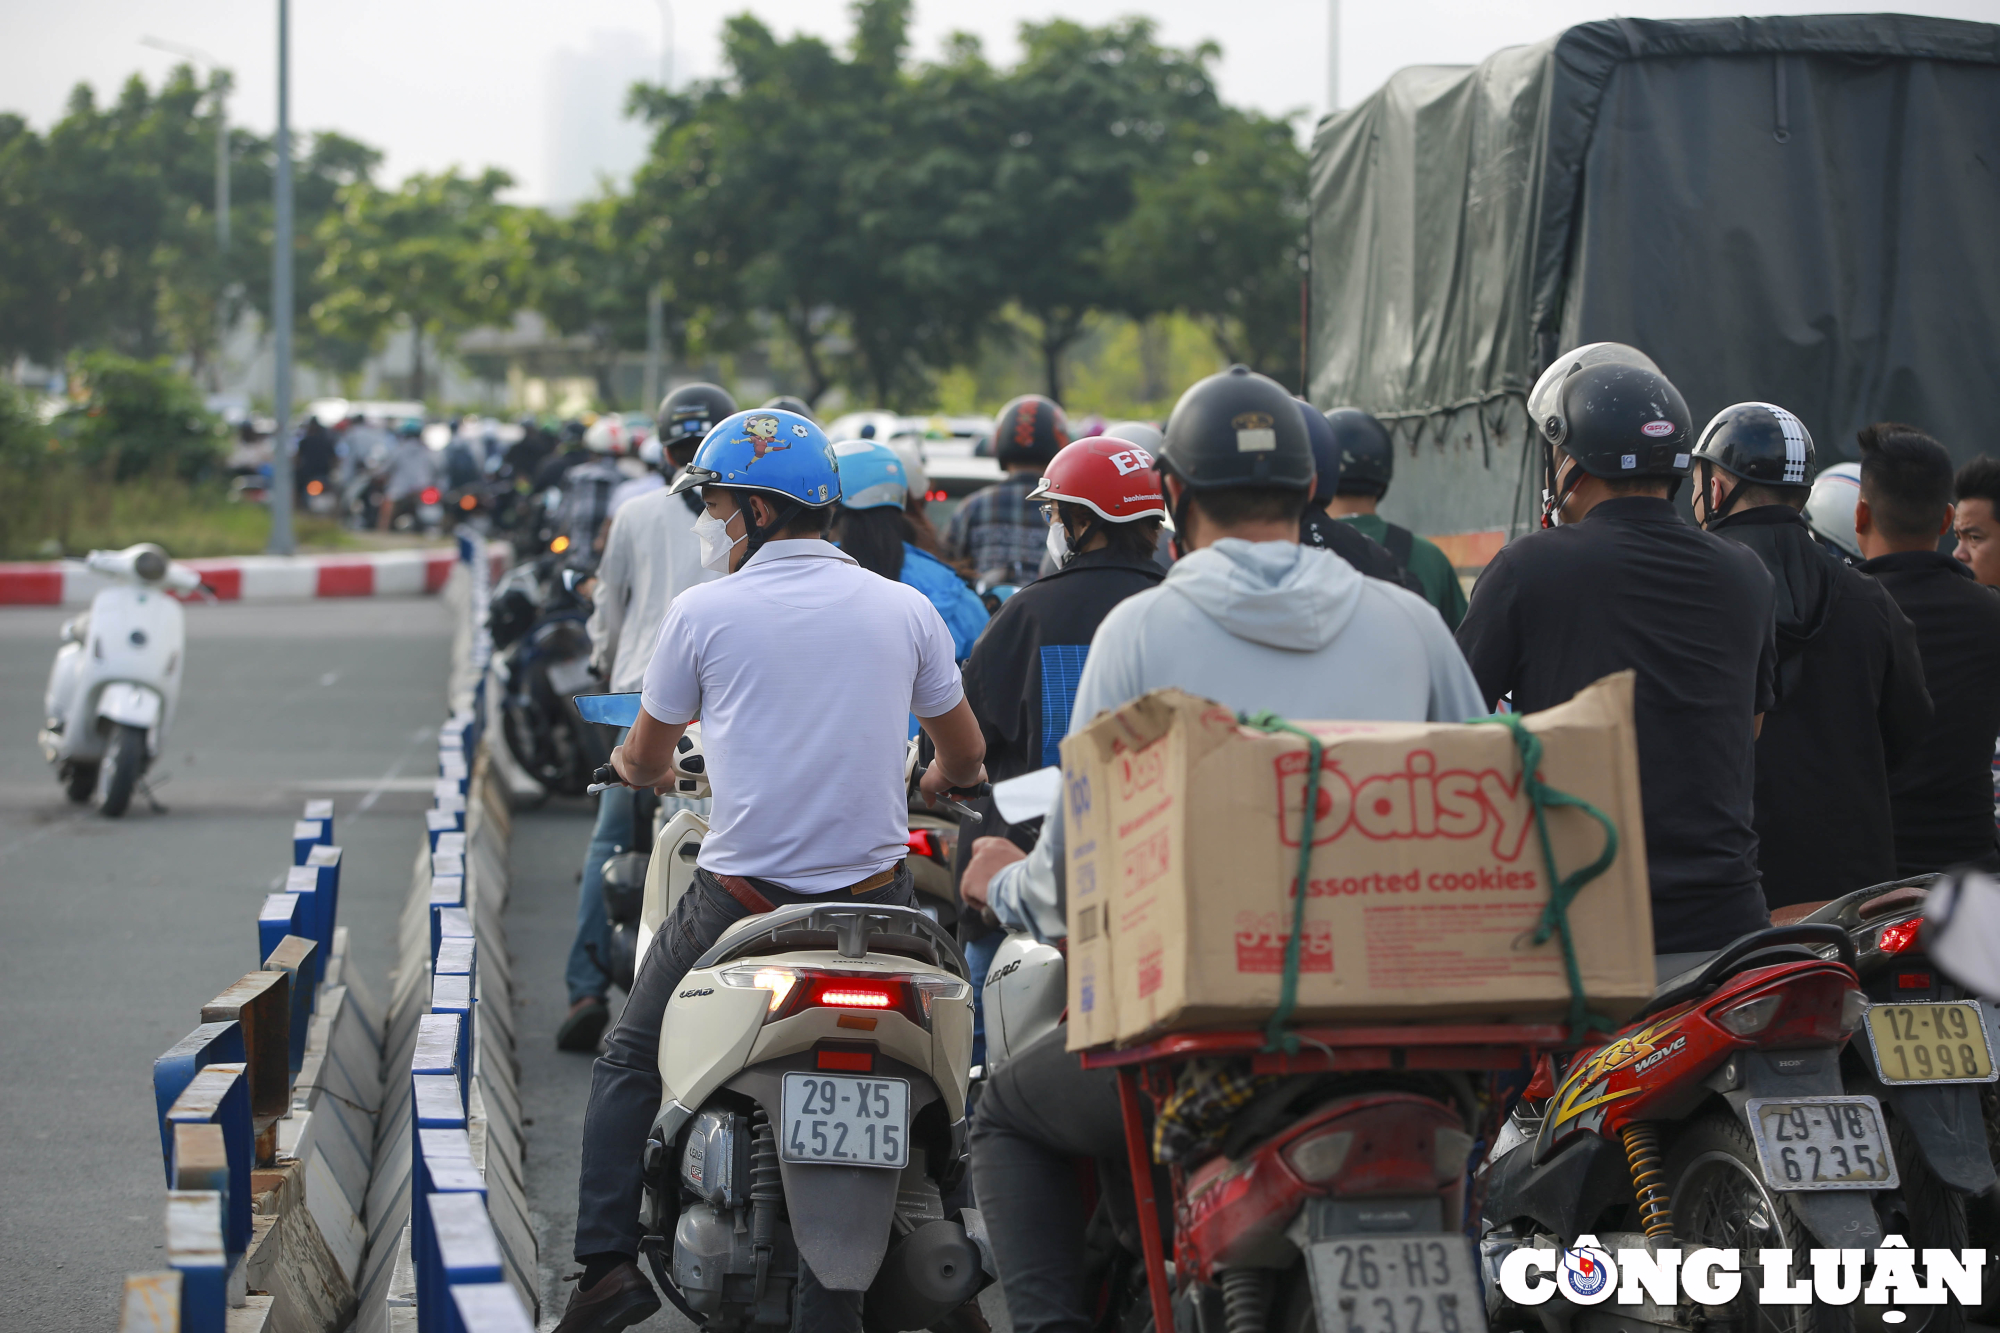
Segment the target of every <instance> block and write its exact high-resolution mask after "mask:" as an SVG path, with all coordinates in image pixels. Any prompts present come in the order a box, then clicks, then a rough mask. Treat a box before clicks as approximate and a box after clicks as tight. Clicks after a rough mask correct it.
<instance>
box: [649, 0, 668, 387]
mask: <svg viewBox="0 0 2000 1333" xmlns="http://www.w3.org/2000/svg"><path fill="white" fill-rule="evenodd" d="M659 3H660V24H661V29H662V33H663V36H664V40H663V41H662V43H661V45H660V87H661V89H662V90H663V91H666V92H672V91H673V90H674V7H673V5H672V4H670V3H669V2H668V0H659ZM666 322H667V321H666V310H665V308H664V305H663V303H662V302H661V300H660V284H659V283H658V282H653V283H651V284H649V285H648V286H647V288H646V389H645V393H646V410H647V411H648V412H651V411H653V410H654V409H656V408H657V407H658V406H659V405H660V392H661V388H662V384H661V381H662V379H663V378H664V376H665V370H666V367H665V364H664V363H665V361H666V343H667V337H666Z"/></svg>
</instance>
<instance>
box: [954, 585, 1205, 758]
mask: <svg viewBox="0 0 2000 1333" xmlns="http://www.w3.org/2000/svg"><path fill="white" fill-rule="evenodd" d="M1165 577H1166V571H1165V570H1163V569H1161V568H1160V567H1159V565H1158V564H1157V563H1155V562H1154V561H1152V560H1151V559H1147V558H1143V557H1142V558H1138V559H1134V558H1133V557H1131V556H1127V555H1121V554H1119V553H1117V552H1114V551H1111V550H1109V549H1102V550H1096V551H1087V552H1085V553H1083V554H1081V555H1073V556H1071V557H1070V559H1069V563H1068V564H1066V565H1064V566H1063V567H1062V568H1061V569H1059V570H1057V571H1056V572H1055V573H1053V574H1048V575H1045V576H1043V577H1042V578H1039V579H1036V580H1035V581H1034V582H1033V583H1030V584H1029V585H1027V586H1026V587H1024V588H1022V589H1021V590H1020V591H1019V592H1017V593H1015V594H1014V595H1013V596H1012V597H1009V598H1008V599H1007V600H1006V601H1005V602H1004V603H1002V604H1001V607H1000V609H999V611H997V612H995V613H994V616H993V619H992V620H991V621H990V622H988V624H987V626H986V629H985V632H984V633H982V634H981V635H980V636H979V642H978V643H976V644H974V645H973V647H972V656H971V657H969V658H967V659H966V662H965V672H964V675H965V698H966V701H967V702H968V703H970V704H971V705H972V713H973V716H975V717H977V718H978V719H979V728H980V730H981V731H983V732H985V733H986V773H987V776H988V777H990V778H991V779H992V780H993V781H995V782H1003V781H1005V780H1006V779H1008V778H1015V777H1019V776H1020V775H1021V774H1023V773H1032V772H1034V771H1035V770H1036V769H1038V768H1045V767H1047V766H1049V765H1051V764H1059V763H1061V762H1062V759H1061V758H1060V756H1059V755H1058V754H1057V752H1056V747H1057V745H1058V744H1060V743H1061V741H1062V738H1063V737H1064V736H1066V735H1068V734H1069V705H1070V701H1071V700H1072V699H1074V698H1075V697H1076V682H1077V677H1078V676H1079V675H1080V674H1081V673H1082V671H1083V661H1084V657H1085V656H1086V655H1087V654H1088V653H1089V651H1090V638H1091V636H1092V635H1093V634H1095V633H1097V626H1098V625H1099V623H1101V622H1102V621H1103V619H1104V617H1105V616H1106V615H1108V614H1110V611H1111V608H1112V607H1114V606H1116V605H1118V603H1120V602H1122V601H1124V600H1125V599H1126V598H1127V597H1130V596H1131V595H1132V594H1133V593H1135V592H1144V591H1145V590H1146V589H1148V588H1152V587H1156V586H1158V584H1159V582H1160V580H1162V579H1164V578H1165ZM1045 703H1047V704H1051V705H1059V706H1060V711H1059V712H1058V711H1056V709H1055V708H1054V707H1051V708H1048V709H1045V708H1044V704H1045Z"/></svg>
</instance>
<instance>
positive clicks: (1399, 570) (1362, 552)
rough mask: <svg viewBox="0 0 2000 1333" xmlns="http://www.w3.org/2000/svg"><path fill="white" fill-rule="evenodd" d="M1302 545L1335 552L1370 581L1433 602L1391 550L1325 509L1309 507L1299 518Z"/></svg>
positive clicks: (1417, 580) (1419, 580) (1420, 582)
mask: <svg viewBox="0 0 2000 1333" xmlns="http://www.w3.org/2000/svg"><path fill="white" fill-rule="evenodd" d="M1299 541H1300V542H1301V543H1303V544H1304V545H1307V546H1316V547H1318V548H1319V549H1320V550H1322V551H1331V552H1333V553H1334V554H1335V555H1337V556H1339V557H1340V558H1341V559H1342V560H1345V561H1346V562H1347V563H1348V564H1350V565H1353V566H1354V567H1355V569H1357V570H1359V571H1360V572H1361V573H1363V574H1366V575H1367V576H1368V577H1369V578H1371V579H1381V580H1382V581H1383V582H1384V583H1393V584H1395V585H1396V586H1397V587H1399V588H1408V589H1409V590H1410V591H1411V592H1413V593H1415V594H1416V595H1417V596H1419V597H1422V598H1423V599H1424V600H1425V601H1426V602H1428V601H1429V600H1430V595H1429V594H1428V593H1426V592H1425V591H1424V585H1423V581H1422V580H1421V579H1419V578H1418V577H1417V576H1416V575H1414V574H1412V573H1411V572H1410V571H1409V570H1407V569H1404V568H1403V562H1402V561H1400V560H1398V559H1397V558H1396V557H1395V556H1394V555H1392V554H1390V552H1389V548H1388V547H1386V546H1384V545H1383V544H1382V543H1381V542H1378V541H1376V540H1375V539H1374V538H1373V537H1370V536H1369V535H1368V534H1367V533H1365V532H1358V531H1356V530H1355V528H1354V526H1353V525H1352V524H1350V523H1342V522H1341V521H1340V520H1339V519H1337V518H1330V517H1328V515H1327V513H1326V511H1325V510H1323V509H1316V508H1314V507H1312V506H1310V505H1308V506H1307V507H1306V512H1305V513H1304V514H1303V515H1301V516H1300V518H1299Z"/></svg>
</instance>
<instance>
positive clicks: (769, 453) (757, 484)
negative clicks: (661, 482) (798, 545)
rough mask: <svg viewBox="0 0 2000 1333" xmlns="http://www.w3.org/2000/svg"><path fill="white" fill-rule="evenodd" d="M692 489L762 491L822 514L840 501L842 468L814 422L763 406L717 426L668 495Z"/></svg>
mask: <svg viewBox="0 0 2000 1333" xmlns="http://www.w3.org/2000/svg"><path fill="white" fill-rule="evenodd" d="M691 486H726V487H730V488H732V489H738V490H750V491H764V492H766V493H767V494H770V495H774V496H783V497H784V498H786V499H789V500H792V501H795V502H796V503H797V504H798V505H800V506H803V507H805V508H808V509H819V508H822V507H824V506H826V505H830V504H833V503H834V502H835V501H837V500H839V499H840V469H839V467H838V466H837V465H836V464H835V462H834V457H833V446H832V445H831V444H829V443H827V439H826V432H825V431H823V430H821V429H820V428H819V427H818V426H816V425H815V424H813V422H812V421H811V420H809V419H808V418H806V417H802V416H800V415H799V414H798V413H796V412H786V411H783V410H781V409H778V408H768V407H760V408H755V409H753V410H751V411H748V412H738V413H737V414H736V415H735V416H733V417H724V418H723V419H722V420H721V421H718V422H717V423H716V424H715V428H714V429H713V430H711V431H709V433H708V437H707V438H706V439H704V440H703V441H702V442H701V447H700V448H699V449H696V450H695V451H694V461H693V462H691V463H689V464H688V465H687V467H686V468H685V469H684V470H683V471H682V472H681V475H680V476H679V477H677V478H675V479H674V483H673V485H672V486H671V487H669V488H668V494H670V495H678V494H680V493H681V492H682V491H684V490H687V489H688V488H689V487H691ZM785 521H786V522H789V520H785Z"/></svg>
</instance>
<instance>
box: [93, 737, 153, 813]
mask: <svg viewBox="0 0 2000 1333" xmlns="http://www.w3.org/2000/svg"><path fill="white" fill-rule="evenodd" d="M145 766H146V732H145V729H144V728H142V727H128V726H126V725H125V724H124V723H122V722H119V723H114V724H113V730H112V732H111V739H110V741H109V743H107V744H106V745H105V747H104V760H103V762H102V763H100V764H99V765H98V766H97V787H96V791H95V792H94V793H93V796H92V802H93V804H95V805H96V806H97V810H98V813H99V814H101V815H103V816H105V817H106V818H107V819H116V818H118V816H120V815H122V814H124V813H125V809H126V807H127V806H129V805H131V804H132V789H133V788H134V787H136V786H138V785H139V773H140V770H142V769H144V768H145Z"/></svg>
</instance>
